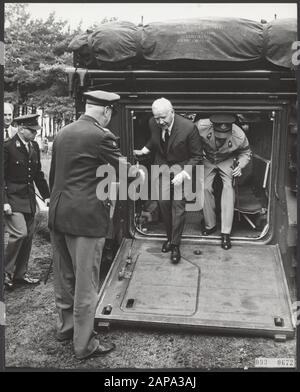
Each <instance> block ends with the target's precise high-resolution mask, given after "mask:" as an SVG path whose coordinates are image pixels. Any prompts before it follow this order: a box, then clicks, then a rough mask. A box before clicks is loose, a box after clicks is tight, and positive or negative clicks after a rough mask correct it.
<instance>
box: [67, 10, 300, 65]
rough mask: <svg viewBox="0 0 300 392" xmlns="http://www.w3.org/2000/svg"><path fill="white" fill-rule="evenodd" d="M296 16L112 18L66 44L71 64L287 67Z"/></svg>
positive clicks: (295, 27)
mask: <svg viewBox="0 0 300 392" xmlns="http://www.w3.org/2000/svg"><path fill="white" fill-rule="evenodd" d="M295 40H297V21H296V19H277V20H275V21H272V22H270V23H268V24H262V23H259V22H256V21H251V20H248V19H239V18H209V19H208V18H201V19H200V18H197V19H196V18H195V19H183V20H175V21H166V22H153V23H149V24H147V25H145V26H136V25H134V24H133V23H131V22H111V23H106V24H103V25H101V26H100V27H99V28H98V29H97V30H96V31H94V32H86V33H84V34H81V35H78V36H76V37H75V38H74V39H73V40H72V42H71V43H70V45H69V49H70V50H73V51H74V65H75V66H76V67H78V66H79V67H86V68H89V69H92V68H96V69H97V68H100V69H122V68H124V67H126V66H128V65H133V64H135V63H137V60H138V64H139V66H141V67H143V66H147V67H151V66H152V65H153V66H156V65H157V64H163V63H166V62H168V63H170V62H171V63H172V62H173V63H174V64H175V63H176V62H178V61H189V60H191V61H193V62H197V64H199V65H200V64H209V63H212V64H217V63H218V64H224V66H226V65H229V66H230V67H231V66H233V65H234V64H238V65H239V66H240V65H245V64H252V63H255V62H256V63H257V62H260V61H262V62H263V61H266V60H268V61H269V62H270V63H272V64H275V65H279V66H282V67H286V68H292V63H291V57H292V47H291V46H292V42H293V41H295Z"/></svg>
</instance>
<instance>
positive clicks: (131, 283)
mask: <svg viewBox="0 0 300 392" xmlns="http://www.w3.org/2000/svg"><path fill="white" fill-rule="evenodd" d="M130 244H131V240H125V241H124V243H123V245H122V248H121V249H120V251H119V253H118V256H117V257H116V260H115V262H114V265H113V267H112V268H111V270H110V272H109V275H108V277H107V278H106V280H105V283H104V287H103V288H102V290H101V292H100V296H99V304H98V308H97V312H96V319H99V320H102V321H103V320H107V321H108V320H109V321H110V322H111V323H112V324H114V323H124V324H134V325H138V324H143V325H160V324H161V325H167V326H169V327H171V326H174V327H175V326H183V327H186V328H193V329H196V330H198V331H200V330H203V331H205V330H206V331H214V330H216V331H221V332H226V331H227V332H234V333H242V334H243V333H246V334H249V333H250V334H257V335H267V336H273V337H274V336H275V335H276V334H278V333H280V334H284V335H286V336H287V337H292V336H293V335H294V327H293V323H292V318H291V306H290V299H289V293H288V289H287V284H286V280H285V276H284V272H283V268H282V262H281V258H280V253H279V249H278V247H277V246H276V245H233V247H232V249H230V251H225V250H223V249H222V248H221V247H220V246H216V245H207V244H205V245H202V244H199V243H196V242H195V243H194V244H193V243H189V244H184V243H183V244H182V245H181V254H182V259H181V261H180V263H179V264H177V265H173V264H172V263H171V262H170V253H162V252H161V245H162V242H161V241H159V240H146V241H142V240H135V241H134V245H133V249H132V263H131V264H129V265H127V264H126V257H127V255H128V251H129V248H130ZM195 249H200V250H201V254H200V255H195V254H194V250H195ZM122 268H123V269H124V268H125V269H126V270H127V271H128V272H129V273H128V275H127V278H123V279H121V280H120V279H119V278H118V273H119V271H120V270H121V269H122ZM107 305H110V306H111V307H112V311H111V313H110V314H109V315H107V314H103V309H104V307H105V306H107ZM275 318H282V319H283V320H284V323H283V325H282V326H275V323H274V319H275Z"/></svg>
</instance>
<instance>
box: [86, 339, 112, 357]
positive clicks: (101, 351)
mask: <svg viewBox="0 0 300 392" xmlns="http://www.w3.org/2000/svg"><path fill="white" fill-rule="evenodd" d="M115 348H116V345H115V344H114V343H106V342H103V343H101V342H99V344H98V347H97V348H96V350H95V351H94V352H92V354H90V355H89V356H87V357H85V358H82V359H90V358H94V357H99V356H101V355H105V354H107V353H109V352H110V351H112V350H114V349H115Z"/></svg>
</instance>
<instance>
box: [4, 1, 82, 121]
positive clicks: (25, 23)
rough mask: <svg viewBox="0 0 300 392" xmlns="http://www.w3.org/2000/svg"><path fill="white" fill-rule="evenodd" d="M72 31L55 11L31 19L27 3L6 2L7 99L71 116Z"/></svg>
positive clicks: (51, 112)
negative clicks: (67, 70) (68, 67)
mask: <svg viewBox="0 0 300 392" xmlns="http://www.w3.org/2000/svg"><path fill="white" fill-rule="evenodd" d="M79 32H80V26H79V28H78V29H77V30H75V31H73V32H71V31H70V27H69V26H68V24H67V22H66V21H61V20H56V17H55V14H54V13H51V14H50V15H49V16H48V18H47V19H46V20H45V21H43V20H41V19H30V15H29V14H28V12H27V4H21V3H9V4H6V5H5V48H6V53H5V54H6V57H5V71H4V89H5V99H9V100H10V101H12V103H14V104H19V105H24V104H26V105H30V106H42V107H44V109H45V112H46V113H49V114H58V111H57V110H54V108H55V106H56V105H57V107H59V110H60V115H62V114H63V113H66V114H67V115H69V113H70V111H73V103H72V100H71V99H70V98H68V85H67V79H66V76H65V74H64V66H66V65H72V54H71V53H69V52H68V51H67V47H68V44H69V42H70V41H71V39H72V38H73V37H74V36H75V35H76V34H78V33H79Z"/></svg>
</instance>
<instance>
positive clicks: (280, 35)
mask: <svg viewBox="0 0 300 392" xmlns="http://www.w3.org/2000/svg"><path fill="white" fill-rule="evenodd" d="M294 41H297V20H296V19H292V18H290V19H276V20H273V21H272V22H270V23H268V24H267V25H266V30H265V45H266V49H265V50H266V53H265V57H266V59H267V60H268V61H270V62H271V63H273V64H276V65H279V66H282V67H288V68H292V67H293V65H292V44H293V42H294Z"/></svg>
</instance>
